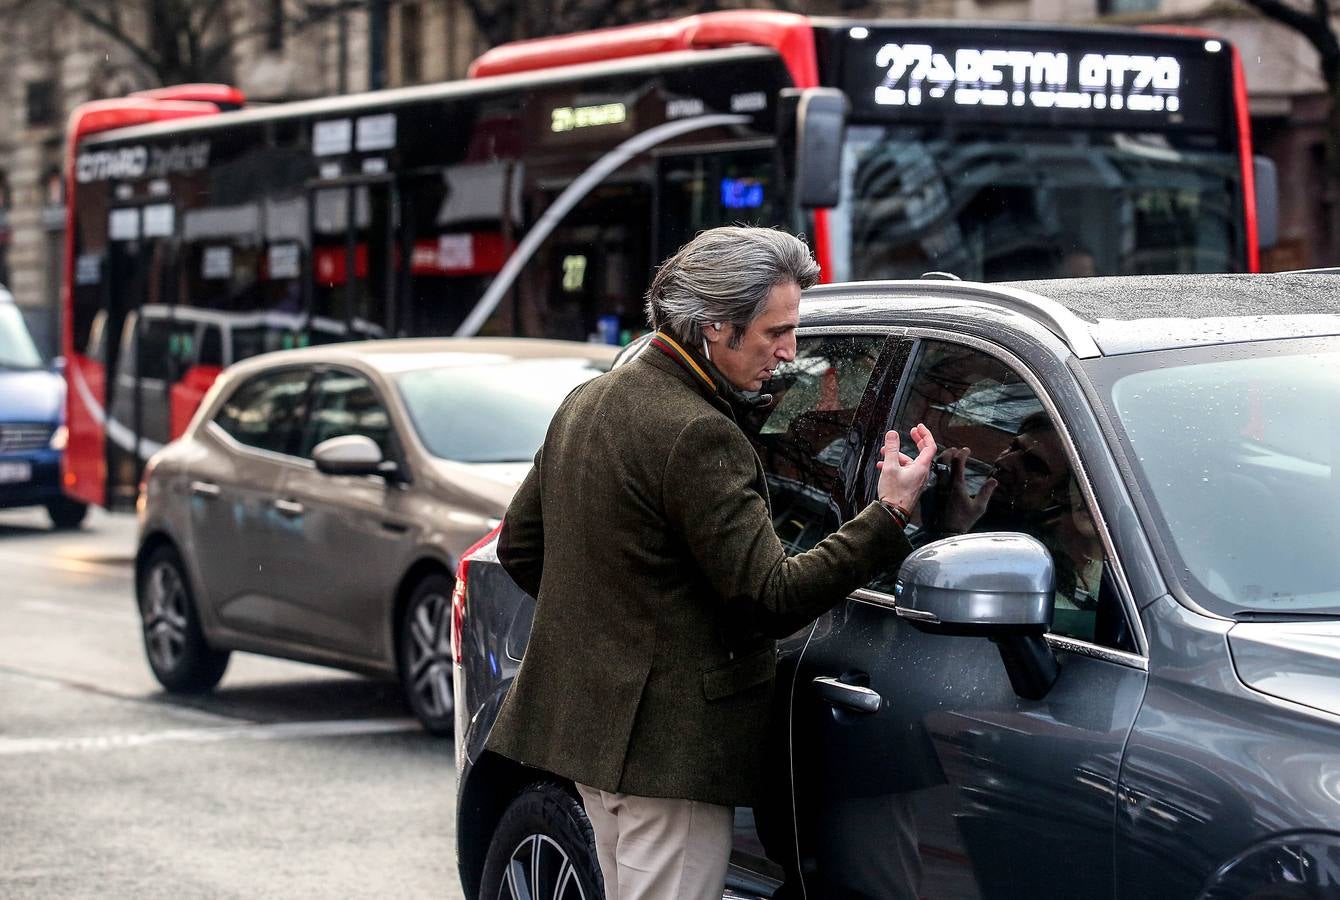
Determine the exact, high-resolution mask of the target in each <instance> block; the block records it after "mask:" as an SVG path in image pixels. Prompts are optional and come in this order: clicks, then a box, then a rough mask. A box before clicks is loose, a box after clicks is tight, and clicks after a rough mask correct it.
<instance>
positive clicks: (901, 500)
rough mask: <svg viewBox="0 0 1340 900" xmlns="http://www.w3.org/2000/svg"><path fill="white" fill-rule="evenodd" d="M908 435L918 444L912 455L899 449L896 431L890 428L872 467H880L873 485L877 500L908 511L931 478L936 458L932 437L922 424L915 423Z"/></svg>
mask: <svg viewBox="0 0 1340 900" xmlns="http://www.w3.org/2000/svg"><path fill="white" fill-rule="evenodd" d="M908 436H909V437H911V438H912V443H914V444H916V446H917V455H916V457H915V458H913V457H911V456H908V455H907V454H906V453H903V452H902V451H901V450H900V449H899V444H898V432H896V431H890V432H889V433H887V434H886V435H884V446H883V448H882V449H881V450H880V455H881V456H882V457H883V458H882V459H881V460H880V461H879V462H877V463H875V466H876V468H878V469H879V485H878V487H877V488H876V491H877V496H878V497H879V499H880V500H887V501H889V502H891V503H894V504H897V505H898V506H901V507H902V508H903V509H905V510H908V511H911V510H912V509H913V508H914V506H915V505H916V502H917V500H918V498H920V497H921V491H922V489H923V488H924V487H925V486H926V479H927V478H928V477H930V473H931V463H933V462H934V461H935V438H933V437H931V431H930V429H929V428H927V427H926V426H925V425H917V426H916V427H914V428H913V429H912V430H911V432H909V434H908Z"/></svg>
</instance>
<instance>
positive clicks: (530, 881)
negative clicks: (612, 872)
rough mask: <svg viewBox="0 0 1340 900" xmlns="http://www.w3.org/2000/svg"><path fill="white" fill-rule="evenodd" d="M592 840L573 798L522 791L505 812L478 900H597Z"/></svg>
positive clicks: (599, 890)
mask: <svg viewBox="0 0 1340 900" xmlns="http://www.w3.org/2000/svg"><path fill="white" fill-rule="evenodd" d="M604 895H605V892H604V884H603V882H602V881H601V879H600V865H599V863H598V862H597V861H596V843H595V835H594V834H593V833H592V831H591V823H590V821H589V820H588V819H587V818H586V812H585V810H583V809H582V805H581V803H580V802H579V801H578V800H577V798H576V797H574V796H572V795H571V794H569V793H568V792H567V791H564V790H563V789H562V788H560V787H558V785H555V784H549V783H546V782H540V783H538V784H533V785H531V786H530V787H528V788H526V789H525V790H524V791H522V792H521V794H520V795H519V796H518V797H517V798H516V799H515V800H513V801H512V805H511V806H509V807H507V811H506V812H505V813H503V817H502V819H501V820H500V821H499V822H498V827H497V829H496V830H495V831H494V832H493V840H492V841H490V842H489V852H488V855H487V856H486V857H485V859H484V877H483V880H482V882H481V885H480V890H479V896H480V900H523V898H530V900H601V898H602V897H604Z"/></svg>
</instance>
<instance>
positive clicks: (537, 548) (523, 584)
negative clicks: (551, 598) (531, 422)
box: [498, 448, 544, 597]
mask: <svg viewBox="0 0 1340 900" xmlns="http://www.w3.org/2000/svg"><path fill="white" fill-rule="evenodd" d="M543 454H544V449H543V448H541V449H540V451H539V452H538V453H536V454H535V465H533V466H531V468H530V472H529V473H527V475H526V478H525V480H524V481H522V482H521V487H519V488H517V492H516V494H515V495H514V496H513V497H512V502H511V503H510V504H509V505H508V507H507V512H506V513H505V514H504V515H503V523H502V531H501V532H500V533H499V535H498V561H499V562H501V563H502V567H503V568H504V569H505V570H506V571H507V574H508V575H511V576H512V580H513V581H515V582H516V583H517V585H518V586H519V587H520V588H521V589H522V590H523V591H525V592H526V593H527V594H530V595H531V596H532V597H536V596H538V595H539V593H540V577H541V575H542V574H543V572H544V515H543V510H542V509H541V505H540V477H541V473H540V469H541V465H540V462H541V456H542V455H543Z"/></svg>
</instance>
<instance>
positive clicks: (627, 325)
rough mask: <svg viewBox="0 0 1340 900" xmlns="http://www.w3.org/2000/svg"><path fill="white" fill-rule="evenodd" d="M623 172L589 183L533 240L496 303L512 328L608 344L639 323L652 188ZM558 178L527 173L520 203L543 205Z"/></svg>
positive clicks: (647, 270)
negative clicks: (536, 244)
mask: <svg viewBox="0 0 1340 900" xmlns="http://www.w3.org/2000/svg"><path fill="white" fill-rule="evenodd" d="M628 174H629V176H630V177H618V176H616V178H613V179H610V180H608V181H606V182H604V183H602V184H600V185H599V186H598V187H596V188H594V189H593V190H592V191H591V192H590V193H589V194H587V195H586V197H585V198H583V199H582V201H581V202H580V203H578V204H577V206H576V207H574V208H573V209H572V210H571V211H570V212H569V213H568V214H567V215H566V216H565V217H564V218H563V220H562V222H561V223H560V224H559V225H558V226H557V227H556V228H554V230H553V232H552V233H551V234H550V235H549V237H548V239H547V240H546V241H545V242H544V243H543V244H542V245H541V246H540V249H539V250H538V251H537V253H536V255H535V259H534V261H533V262H532V263H531V264H530V265H528V266H527V267H526V269H525V270H524V271H523V273H522V274H521V277H520V278H519V279H518V282H517V290H516V291H515V292H514V293H513V296H512V298H511V303H510V304H508V303H507V301H504V304H503V308H502V309H500V310H499V312H500V313H502V314H503V315H502V316H499V317H498V318H499V319H504V318H507V319H510V322H511V325H512V333H514V334H518V335H522V336H528V337H552V338H566V339H571V340H578V341H584V340H598V341H600V342H602V343H609V344H616V343H626V342H627V340H628V339H629V338H630V337H631V336H632V334H634V333H636V332H639V331H641V330H643V329H644V328H645V322H646V318H645V315H644V313H643V306H642V304H643V294H644V293H645V292H646V289H647V284H648V282H649V281H650V276H651V268H652V259H651V242H650V241H649V236H650V235H651V231H652V221H653V215H652V210H653V205H654V204H653V190H652V182H651V178H650V177H637V173H636V172H631V173H628ZM566 181H567V180H566V179H562V180H557V179H556V180H555V182H550V181H549V180H547V179H543V178H535V179H533V180H532V181H531V184H530V185H529V187H530V190H529V191H528V192H527V193H528V194H529V197H528V199H529V201H530V202H529V203H528V204H527V206H528V207H529V208H532V209H535V208H538V209H541V210H542V209H544V208H547V207H548V205H549V204H550V203H552V202H553V200H554V198H555V197H556V196H557V195H558V193H559V192H560V191H561V190H562V189H563V188H564V187H566ZM509 305H510V306H511V310H510V316H509V315H508V310H507V308H506V307H507V306H509ZM500 324H501V323H500Z"/></svg>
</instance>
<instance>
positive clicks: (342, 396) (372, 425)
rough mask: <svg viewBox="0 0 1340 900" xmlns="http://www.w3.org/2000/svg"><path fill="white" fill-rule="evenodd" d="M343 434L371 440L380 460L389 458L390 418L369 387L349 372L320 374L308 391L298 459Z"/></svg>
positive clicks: (364, 381) (375, 392) (360, 378)
mask: <svg viewBox="0 0 1340 900" xmlns="http://www.w3.org/2000/svg"><path fill="white" fill-rule="evenodd" d="M346 434H361V435H363V436H365V437H369V438H372V440H374V441H376V442H377V446H378V447H380V448H381V451H382V456H383V457H387V458H389V457H390V456H391V439H390V434H391V418H390V416H389V415H388V414H387V412H386V406H385V404H383V403H382V401H381V399H380V398H379V397H378V396H377V391H376V390H375V389H374V388H373V387H372V383H371V382H369V381H368V380H367V379H366V378H364V377H363V376H362V375H358V374H355V373H353V372H342V371H330V372H323V373H321V375H319V376H318V377H317V381H316V385H315V386H314V387H313V388H312V415H311V418H310V420H309V421H308V424H307V429H306V433H305V435H304V437H303V442H302V455H303V456H311V455H312V450H313V448H315V447H316V445H317V444H319V443H321V442H322V441H328V440H330V439H331V438H334V437H343V436H344V435H346Z"/></svg>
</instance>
